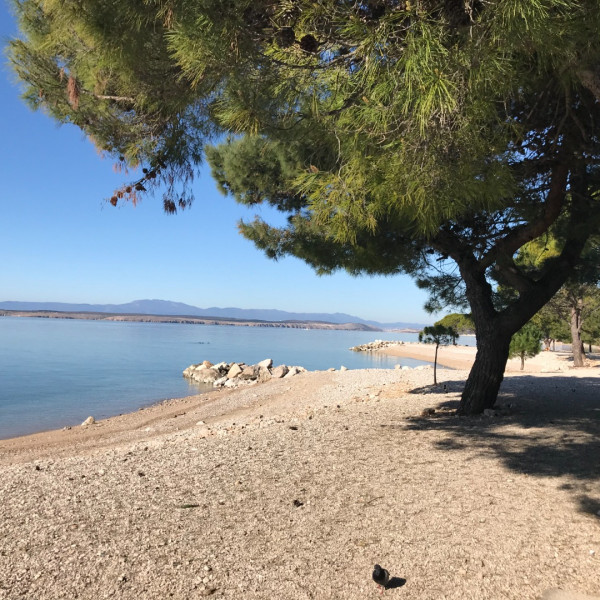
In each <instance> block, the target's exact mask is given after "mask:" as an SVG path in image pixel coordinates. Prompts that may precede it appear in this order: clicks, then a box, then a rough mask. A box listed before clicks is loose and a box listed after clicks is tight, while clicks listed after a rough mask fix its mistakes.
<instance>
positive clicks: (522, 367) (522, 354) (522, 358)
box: [521, 352, 525, 371]
mask: <svg viewBox="0 0 600 600" xmlns="http://www.w3.org/2000/svg"><path fill="white" fill-rule="evenodd" d="M524 368H525V352H521V371H522V370H523V369H524Z"/></svg>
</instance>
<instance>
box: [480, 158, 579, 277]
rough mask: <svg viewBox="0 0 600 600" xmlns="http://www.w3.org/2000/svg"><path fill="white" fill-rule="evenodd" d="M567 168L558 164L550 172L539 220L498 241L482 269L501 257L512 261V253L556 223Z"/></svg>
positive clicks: (512, 231)
mask: <svg viewBox="0 0 600 600" xmlns="http://www.w3.org/2000/svg"><path fill="white" fill-rule="evenodd" d="M568 174H569V168H568V166H567V165H566V164H563V163H561V164H559V165H558V166H556V167H555V168H554V170H553V172H552V181H551V183H550V190H549V191H548V195H547V196H546V202H545V203H544V212H543V214H542V216H541V217H540V218H539V219H535V220H532V221H530V222H529V223H527V224H526V225H523V226H521V227H515V228H514V229H513V230H511V231H510V232H509V233H508V234H507V235H506V236H505V237H503V238H502V239H501V240H499V241H498V242H497V243H496V244H495V245H494V246H492V248H490V250H489V251H488V252H487V254H486V255H485V256H483V258H482V260H481V266H482V268H484V269H486V268H487V267H489V266H491V265H493V264H494V263H495V262H498V259H499V257H500V256H501V255H504V256H506V257H508V258H509V259H510V260H512V256H513V255H514V253H515V252H516V251H517V250H518V249H519V248H520V247H521V246H523V244H526V243H527V242H529V241H531V240H533V239H535V238H537V237H539V236H540V235H542V234H543V233H544V232H545V231H547V230H548V228H549V227H550V226H551V225H552V224H553V223H554V222H555V221H556V219H557V218H558V216H559V215H560V211H561V210H562V207H563V204H564V201H565V191H566V186H567V176H568Z"/></svg>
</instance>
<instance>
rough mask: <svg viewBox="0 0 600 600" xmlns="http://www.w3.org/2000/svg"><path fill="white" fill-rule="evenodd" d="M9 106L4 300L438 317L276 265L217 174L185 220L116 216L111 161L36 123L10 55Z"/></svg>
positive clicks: (4, 78) (379, 289)
mask: <svg viewBox="0 0 600 600" xmlns="http://www.w3.org/2000/svg"><path fill="white" fill-rule="evenodd" d="M15 32H16V26H15V23H14V19H13V17H12V15H11V12H10V10H9V6H8V0H0V36H1V37H2V46H3V48H4V46H5V43H6V40H7V38H8V37H10V36H12V35H14V34H15ZM0 103H1V106H0V114H1V115H2V128H1V133H2V136H1V140H0V207H1V214H0V257H1V258H0V260H1V263H0V265H1V266H0V301H3V300H21V301H54V302H77V303H79V302H86V303H117V304H119V303H125V302H130V301H132V300H139V299H144V298H154V299H161V300H173V301H176V302H185V303H187V304H191V305H194V306H199V307H202V308H206V307H210V306H218V307H227V306H236V307H240V308H277V309H280V310H287V311H296V312H345V313H349V314H352V315H356V316H359V317H362V318H364V319H374V320H377V321H380V322H395V321H408V322H417V323H432V322H433V321H434V320H435V319H436V318H439V316H437V317H432V316H431V315H428V314H427V313H425V311H423V308H422V307H423V304H424V302H425V300H426V295H425V294H424V293H423V292H422V291H420V290H418V289H417V288H416V286H415V284H414V283H413V282H412V280H411V279H410V278H409V277H404V276H397V277H389V278H385V277H374V278H373V277H359V278H353V277H350V276H348V275H346V274H345V273H343V272H340V273H336V274H335V275H333V276H328V277H318V276H317V275H315V273H314V272H313V271H312V269H310V268H309V267H308V266H306V265H305V264H304V263H302V262H301V261H299V260H297V259H294V258H286V259H284V260H281V261H279V262H274V261H270V260H268V259H267V258H266V257H265V256H264V255H263V254H262V253H261V252H260V251H259V250H257V249H256V248H255V247H254V246H253V245H252V244H251V242H249V241H247V240H246V239H244V238H242V237H241V236H240V235H239V233H238V232H237V227H236V225H237V223H238V221H239V220H240V219H241V218H245V219H251V218H253V216H254V214H256V213H257V212H258V214H262V215H263V216H264V215H265V213H261V212H260V209H259V210H258V211H257V209H254V208H253V209H251V210H248V209H246V208H244V207H242V206H239V205H237V204H236V203H235V202H234V201H233V199H231V198H225V197H223V196H222V195H221V194H220V193H219V192H218V191H217V189H216V187H215V185H214V182H213V180H212V179H211V177H210V173H209V171H208V169H206V172H203V173H202V174H201V176H200V177H199V178H198V179H197V181H196V183H195V195H196V200H195V203H194V204H193V206H192V208H191V209H189V210H185V211H183V212H180V213H178V214H177V215H166V214H164V213H163V210H162V202H161V199H160V196H158V197H156V198H154V199H153V198H147V199H145V200H144V201H143V202H142V203H141V204H139V205H138V206H137V207H133V206H131V205H124V206H122V207H120V208H116V209H115V208H113V207H112V206H111V205H110V204H108V203H107V202H106V201H105V199H106V198H107V197H109V196H110V195H111V192H112V190H113V189H114V188H115V187H117V186H118V185H119V184H120V183H121V182H122V181H123V179H122V177H123V176H122V175H118V174H116V173H115V172H114V171H113V161H111V160H110V159H105V158H102V157H101V156H100V155H99V154H98V153H97V151H96V149H95V148H94V146H93V144H92V143H91V142H89V141H87V140H86V139H85V138H84V137H83V135H82V133H81V132H80V131H79V130H78V129H76V128H75V127H73V126H62V127H58V126H57V125H56V124H55V123H54V122H53V121H51V120H50V118H48V117H46V116H45V115H44V114H43V113H40V112H32V111H31V110H30V109H29V108H28V107H27V106H26V105H25V104H24V103H23V102H22V101H21V100H20V98H19V89H18V86H17V85H16V83H15V81H14V77H13V75H12V74H11V73H10V70H9V67H8V66H7V61H6V59H5V54H3V55H2V70H1V71H0ZM267 214H268V213H267Z"/></svg>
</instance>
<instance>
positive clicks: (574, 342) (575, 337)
mask: <svg viewBox="0 0 600 600" xmlns="http://www.w3.org/2000/svg"><path fill="white" fill-rule="evenodd" d="M581 325H582V322H581V309H580V308H579V306H577V307H573V308H572V309H571V348H572V351H573V366H574V367H583V365H584V360H585V353H584V351H583V343H582V341H581Z"/></svg>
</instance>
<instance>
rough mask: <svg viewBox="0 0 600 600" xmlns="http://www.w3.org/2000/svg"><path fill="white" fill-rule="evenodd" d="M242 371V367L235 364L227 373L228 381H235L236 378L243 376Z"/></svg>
mask: <svg viewBox="0 0 600 600" xmlns="http://www.w3.org/2000/svg"><path fill="white" fill-rule="evenodd" d="M242 371H243V369H242V367H240V365H238V364H237V363H233V364H232V365H231V367H230V369H229V371H227V379H235V378H236V377H238V376H239V375H241V374H242Z"/></svg>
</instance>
